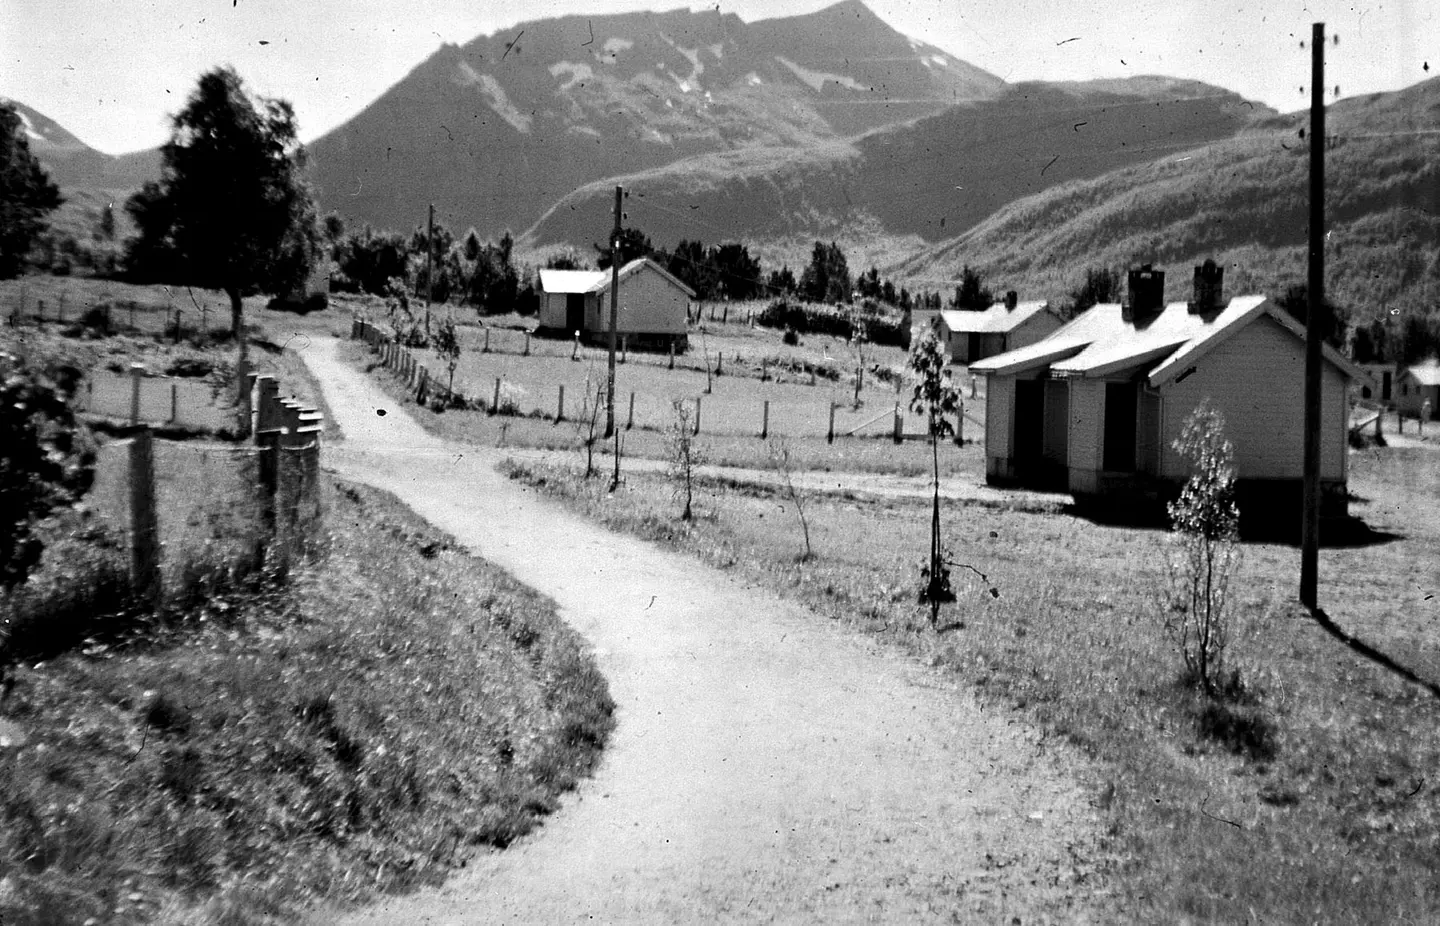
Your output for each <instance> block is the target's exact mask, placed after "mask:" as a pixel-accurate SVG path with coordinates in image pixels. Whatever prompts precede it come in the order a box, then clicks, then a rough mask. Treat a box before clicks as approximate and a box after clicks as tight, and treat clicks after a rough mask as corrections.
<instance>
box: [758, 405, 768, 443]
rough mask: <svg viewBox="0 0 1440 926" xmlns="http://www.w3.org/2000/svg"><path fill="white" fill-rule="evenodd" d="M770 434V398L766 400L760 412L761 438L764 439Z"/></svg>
mask: <svg viewBox="0 0 1440 926" xmlns="http://www.w3.org/2000/svg"><path fill="white" fill-rule="evenodd" d="M769 436H770V400H769V399H766V400H765V405H764V406H763V410H762V411H761V412H760V439H761V440H764V439H765V438H767V437H769Z"/></svg>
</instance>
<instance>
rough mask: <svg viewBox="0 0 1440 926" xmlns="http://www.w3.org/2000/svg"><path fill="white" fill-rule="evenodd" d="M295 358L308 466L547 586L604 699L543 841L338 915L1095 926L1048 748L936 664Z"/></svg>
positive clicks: (1100, 915) (1070, 799)
mask: <svg viewBox="0 0 1440 926" xmlns="http://www.w3.org/2000/svg"><path fill="white" fill-rule="evenodd" d="M303 356H304V357H305V360H306V362H307V363H308V364H309V365H310V368H311V369H312V370H313V371H314V373H315V374H316V376H317V377H318V379H319V380H320V382H321V384H322V387H323V389H324V392H325V397H326V400H327V402H328V403H329V406H330V409H331V411H332V413H333V415H334V416H335V418H336V419H338V423H339V424H340V426H341V427H342V428H343V429H344V432H345V435H346V440H345V441H344V442H340V443H335V444H331V445H328V446H327V447H326V449H325V465H326V467H327V468H329V469H333V470H336V471H338V472H339V473H340V474H341V475H343V476H345V477H347V478H352V479H357V480H360V481H363V482H366V483H369V484H371V485H375V486H378V487H380V488H383V489H387V490H389V491H392V492H394V493H395V494H397V495H398V496H399V497H400V498H401V499H402V500H403V501H404V502H405V503H406V504H407V505H409V506H411V507H412V508H413V509H414V510H415V511H417V512H418V513H419V514H420V515H422V516H423V517H425V518H426V519H428V520H429V521H431V522H432V523H434V524H435V525H436V526H438V527H440V528H442V529H444V530H446V531H449V532H450V533H452V534H454V535H455V536H456V537H457V538H458V539H459V540H460V541H461V542H463V543H465V544H466V545H467V546H469V548H470V549H472V550H473V551H474V552H475V553H477V554H478V555H481V556H484V557H485V558H487V559H489V560H490V561H492V562H495V563H497V564H499V565H500V566H502V567H504V568H505V569H507V570H509V571H510V572H511V573H513V574H514V575H515V576H517V577H518V578H519V579H520V580H521V581H524V582H526V583H527V584H529V585H531V586H533V587H535V588H538V589H540V590H541V591H543V592H545V593H546V594H548V595H550V596H552V597H553V598H554V599H555V600H556V601H557V602H558V603H559V606H560V608H561V613H562V615H563V616H564V618H565V619H566V620H567V621H568V622H569V623H570V624H571V625H572V626H574V627H575V628H577V629H578V630H579V631H580V632H581V633H582V634H583V635H584V636H585V637H586V638H587V639H588V640H590V641H591V643H592V644H593V646H594V647H595V652H596V655H597V659H598V661H599V664H600V666H601V668H602V670H603V671H604V672H605V674H606V677H607V678H608V679H609V681H610V685H611V688H612V692H613V694H614V697H615V699H616V701H617V702H618V704H619V713H618V721H619V722H618V726H617V730H616V733H615V735H614V737H613V739H612V741H611V743H610V746H609V747H608V749H607V750H606V753H605V757H604V760H603V761H602V763H601V765H600V768H599V769H598V771H597V774H596V776H595V777H594V778H593V779H592V780H590V781H587V782H585V783H584V784H582V786H581V787H580V789H579V791H578V793H577V794H575V795H573V796H572V797H570V798H569V799H567V801H566V802H565V805H564V806H563V807H562V809H561V810H560V811H559V812H558V813H557V814H556V815H555V816H553V817H552V818H551V819H550V820H548V821H547V822H546V824H545V825H544V826H543V827H542V828H541V829H540V830H539V831H537V833H536V834H534V835H533V836H531V837H530V838H527V839H524V840H522V841H520V842H519V843H517V844H516V845H514V846H512V847H510V848H509V849H508V850H506V851H504V852H494V853H489V854H486V855H483V856H481V857H480V858H478V859H476V860H474V861H472V862H471V864H470V866H469V867H468V869H467V870H466V871H465V872H462V873H460V874H459V875H457V876H456V877H453V878H452V879H451V880H450V881H449V882H448V883H447V884H446V885H444V886H443V887H442V888H439V889H435V890H428V891H424V892H420V893H417V894H414V895H411V896H406V897H400V898H393V899H389V900H386V901H384V902H382V903H379V904H377V905H376V906H373V907H370V908H367V909H364V910H361V911H358V912H356V913H352V914H350V915H348V916H346V917H343V918H337V921H342V922H347V923H386V924H410V923H416V924H418V923H429V924H461V923H474V924H479V923H534V924H554V923H578V922H587V923H588V922H604V923H690V922H717V921H724V922H785V923H868V922H896V923H920V922H956V921H959V922H972V921H983V922H1005V923H1010V922H1013V921H1014V918H1016V917H1018V918H1019V920H1020V922H1023V923H1030V922H1034V921H1036V920H1040V921H1045V920H1055V921H1062V922H1076V921H1080V922H1085V921H1095V922H1103V921H1107V920H1108V919H1109V917H1108V916H1106V915H1105V913H1104V912H1103V911H1102V909H1101V908H1099V907H1097V906H1095V904H1096V903H1097V902H1098V901H1099V898H1097V897H1095V896H1093V895H1092V894H1091V890H1092V888H1091V882H1090V881H1089V880H1087V879H1086V875H1087V874H1088V872H1089V870H1090V869H1089V866H1088V864H1087V863H1086V862H1085V861H1084V858H1085V856H1086V855H1087V854H1089V853H1090V852H1091V851H1092V850H1093V845H1094V837H1095V826H1096V821H1095V814H1094V812H1093V811H1092V810H1091V808H1090V807H1089V805H1088V802H1087V799H1086V795H1085V794H1084V793H1083V792H1082V791H1081V789H1080V787H1079V785H1078V784H1077V783H1076V781H1075V780H1074V778H1073V777H1071V776H1070V775H1069V774H1068V773H1067V772H1066V769H1065V765H1066V763H1071V764H1072V766H1073V764H1074V763H1075V762H1076V761H1077V760H1076V759H1075V757H1074V756H1073V755H1072V754H1070V753H1068V752H1067V751H1066V750H1064V749H1063V748H1062V747H1060V746H1053V747H1052V744H1049V743H1046V742H1044V741H1042V739H1041V738H1040V737H1039V736H1038V735H1037V734H1036V733H1035V732H1034V731H1033V730H1030V729H1028V728H1026V727H1024V726H1023V725H1022V724H1020V723H1018V722H1017V721H1015V720H1012V719H1008V718H1007V717H1006V716H1004V715H1003V714H997V713H993V712H985V711H982V710H981V708H980V707H979V705H978V704H977V703H976V701H975V700H974V698H973V697H971V696H970V694H969V693H967V692H965V691H963V690H959V689H957V688H956V687H955V686H954V685H952V684H951V683H950V682H949V681H948V680H946V679H944V678H943V677H942V676H940V675H939V674H938V673H936V672H933V671H931V670H928V669H925V668H922V667H919V666H917V665H915V664H914V663H913V662H912V661H909V660H906V659H904V658H901V657H899V656H897V655H895V654H893V653H892V652H889V651H887V650H886V649H884V648H882V647H880V646H878V645H877V644H875V643H873V642H871V641H869V640H866V639H864V638H861V637H858V636H856V635H854V634H851V633H848V632H845V631H843V630H841V629H837V628H835V627H834V626H832V625H830V624H828V623H824V622H821V621H819V620H817V619H816V618H815V617H814V616H812V615H810V614H808V613H807V612H804V611H803V609H800V608H798V607H797V606H795V605H793V604H790V603H787V602H783V601H781V600H779V599H777V598H776V597H775V596H774V595H772V594H768V593H766V592H764V591H762V590H758V589H754V588H749V587H746V586H744V585H742V584H741V583H739V582H737V581H736V580H734V579H733V578H731V577H730V576H728V575H726V574H725V573H722V572H719V571H716V570H713V569H710V568H708V567H705V566H703V565H700V564H699V563H697V562H695V561H694V560H692V559H690V558H687V557H683V556H680V555H678V554H673V553H669V552H666V551H664V550H661V549H659V548H658V547H655V546H653V545H651V544H648V543H645V542H642V541H639V540H635V539H633V538H630V537H625V536H620V535H617V534H613V533H610V532H608V531H605V530H603V529H601V528H599V527H596V526H594V525H592V524H590V523H589V522H586V521H584V520H582V519H579V518H577V517H576V516H574V515H572V514H570V513H568V512H566V511H564V510H563V509H562V508H560V507H559V506H557V505H555V504H554V503H552V502H550V501H548V500H545V499H543V498H540V497H538V496H537V495H536V494H535V493H534V492H531V491H528V490H525V489H523V488H522V487H520V486H518V485H516V484H514V483H512V482H509V481H508V480H505V479H504V478H502V477H501V476H499V475H498V474H497V473H496V472H495V469H494V464H495V463H496V462H497V461H498V460H499V459H500V458H501V456H502V454H501V453H500V452H497V451H493V450H486V449H483V448H475V447H470V446H460V445H453V444H448V443H446V442H444V441H442V440H439V439H437V438H435V437H433V436H431V435H429V434H426V433H425V432H424V431H423V430H421V429H420V427H419V426H418V425H416V424H415V423H414V422H413V421H412V420H411V419H410V418H409V416H407V415H406V414H404V412H403V411H402V410H401V409H399V408H397V407H395V405H394V403H393V402H392V400H390V399H389V398H388V397H387V396H386V395H385V394H384V393H383V392H381V391H380V389H379V388H378V387H376V386H375V385H374V384H373V383H371V382H370V381H368V380H367V379H366V378H365V377H364V376H363V374H360V373H358V372H357V371H355V370H353V369H352V368H350V367H348V366H346V365H344V364H343V363H342V362H340V361H339V360H338V359H337V356H336V342H335V341H334V340H333V339H317V340H316V341H315V342H314V343H313V345H311V346H310V347H309V348H308V349H307V350H306V351H305V352H304V354H303ZM957 642H958V643H960V644H961V645H963V640H959V639H958V638H957Z"/></svg>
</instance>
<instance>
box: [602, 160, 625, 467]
mask: <svg viewBox="0 0 1440 926" xmlns="http://www.w3.org/2000/svg"><path fill="white" fill-rule="evenodd" d="M624 196H625V188H624V187H622V186H618V185H617V186H616V187H615V230H614V231H613V232H611V233H610V366H609V372H608V373H607V377H606V378H607V385H606V388H605V436H606V438H609V437H610V435H612V434H614V433H615V328H616V320H617V317H618V316H619V314H620V221H621V219H622V218H624V215H625V214H624V213H623V212H622V211H621V208H622V204H621V200H622V199H623V198H624Z"/></svg>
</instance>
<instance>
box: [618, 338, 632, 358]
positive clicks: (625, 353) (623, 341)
mask: <svg viewBox="0 0 1440 926" xmlns="http://www.w3.org/2000/svg"><path fill="white" fill-rule="evenodd" d="M629 359H630V347H629V339H628V338H627V337H625V335H623V334H622V335H621V336H620V362H621V363H624V362H625V361H627V360H629Z"/></svg>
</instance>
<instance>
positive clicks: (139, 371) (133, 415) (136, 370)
mask: <svg viewBox="0 0 1440 926" xmlns="http://www.w3.org/2000/svg"><path fill="white" fill-rule="evenodd" d="M144 373H145V365H144V364H143V363H132V364H130V424H132V425H137V424H139V423H140V377H141V376H143V375H144Z"/></svg>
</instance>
